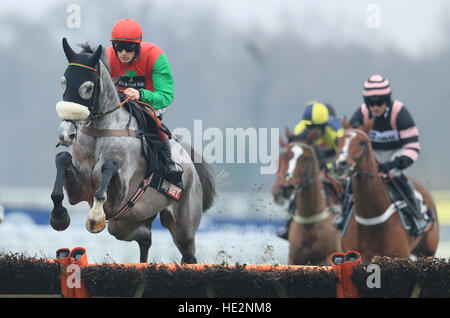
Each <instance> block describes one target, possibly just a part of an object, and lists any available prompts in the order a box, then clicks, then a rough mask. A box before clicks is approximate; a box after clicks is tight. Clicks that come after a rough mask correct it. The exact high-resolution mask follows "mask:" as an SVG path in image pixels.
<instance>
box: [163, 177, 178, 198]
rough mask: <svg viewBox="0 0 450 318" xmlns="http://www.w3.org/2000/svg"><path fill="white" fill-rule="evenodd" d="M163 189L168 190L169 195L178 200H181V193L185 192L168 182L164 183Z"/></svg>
mask: <svg viewBox="0 0 450 318" xmlns="http://www.w3.org/2000/svg"><path fill="white" fill-rule="evenodd" d="M161 187H162V188H163V189H167V190H166V191H167V194H168V195H170V196H171V197H173V198H174V199H177V200H179V199H180V197H181V193H182V192H183V190H181V189H180V188H178V187H177V186H176V185H173V184H171V183H169V182H167V181H166V180H164V181H163V184H162V185H161Z"/></svg>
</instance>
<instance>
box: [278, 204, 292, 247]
mask: <svg viewBox="0 0 450 318" xmlns="http://www.w3.org/2000/svg"><path fill="white" fill-rule="evenodd" d="M294 213H295V200H292V201H291V203H290V204H289V209H288V215H287V217H288V218H287V219H286V222H285V223H284V224H283V225H281V226H280V227H279V228H278V230H277V236H278V237H280V238H282V239H284V240H287V239H288V235H289V227H290V226H291V222H292V216H293V215H294Z"/></svg>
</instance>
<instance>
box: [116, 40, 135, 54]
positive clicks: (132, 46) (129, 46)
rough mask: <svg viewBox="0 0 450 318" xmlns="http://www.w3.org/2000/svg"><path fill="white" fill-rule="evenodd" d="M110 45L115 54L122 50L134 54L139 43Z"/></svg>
mask: <svg viewBox="0 0 450 318" xmlns="http://www.w3.org/2000/svg"><path fill="white" fill-rule="evenodd" d="M112 45H113V47H114V50H115V51H116V52H121V51H123V50H125V51H127V52H134V51H136V49H137V48H138V47H139V43H132V42H113V44H112Z"/></svg>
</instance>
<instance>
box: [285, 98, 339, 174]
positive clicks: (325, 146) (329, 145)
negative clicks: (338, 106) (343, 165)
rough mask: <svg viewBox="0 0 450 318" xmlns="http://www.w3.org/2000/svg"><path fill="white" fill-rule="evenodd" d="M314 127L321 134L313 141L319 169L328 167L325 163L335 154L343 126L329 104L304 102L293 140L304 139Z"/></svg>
mask: <svg viewBox="0 0 450 318" xmlns="http://www.w3.org/2000/svg"><path fill="white" fill-rule="evenodd" d="M314 128H320V129H321V132H322V134H321V136H320V137H319V138H318V139H317V140H316V141H315V145H316V147H315V149H316V154H317V158H318V160H319V166H320V170H322V169H325V168H329V165H327V163H328V162H329V161H331V160H332V159H333V158H334V156H335V155H336V150H337V148H338V145H337V141H338V138H339V137H342V136H343V135H344V128H343V127H342V123H341V121H340V120H339V119H337V118H336V112H335V111H334V109H333V107H332V106H331V105H330V104H322V103H319V102H317V101H315V100H314V101H311V102H308V103H307V104H306V108H305V111H304V113H303V117H302V119H301V120H300V122H299V123H298V124H297V126H295V128H294V135H295V137H294V138H292V139H293V140H304V139H305V138H306V135H307V134H308V133H309V132H310V131H311V130H312V129H314Z"/></svg>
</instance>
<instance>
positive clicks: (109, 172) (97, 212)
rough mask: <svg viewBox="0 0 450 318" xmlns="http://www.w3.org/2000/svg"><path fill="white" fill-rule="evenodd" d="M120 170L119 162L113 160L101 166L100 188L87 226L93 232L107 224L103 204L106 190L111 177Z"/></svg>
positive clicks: (96, 193)
mask: <svg viewBox="0 0 450 318" xmlns="http://www.w3.org/2000/svg"><path fill="white" fill-rule="evenodd" d="M118 170H119V166H118V164H117V163H116V162H115V161H113V160H106V161H105V162H104V163H103V164H102V166H101V180H100V186H99V188H98V190H97V191H96V192H95V194H94V203H93V205H92V208H91V210H90V211H89V214H88V218H87V220H86V228H87V230H88V231H89V232H91V233H99V232H101V231H102V230H103V229H104V228H105V226H106V215H105V212H104V210H103V205H104V204H105V202H106V191H107V190H108V185H109V182H110V181H111V178H112V177H113V176H114V175H115V174H116V173H117V171H118Z"/></svg>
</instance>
